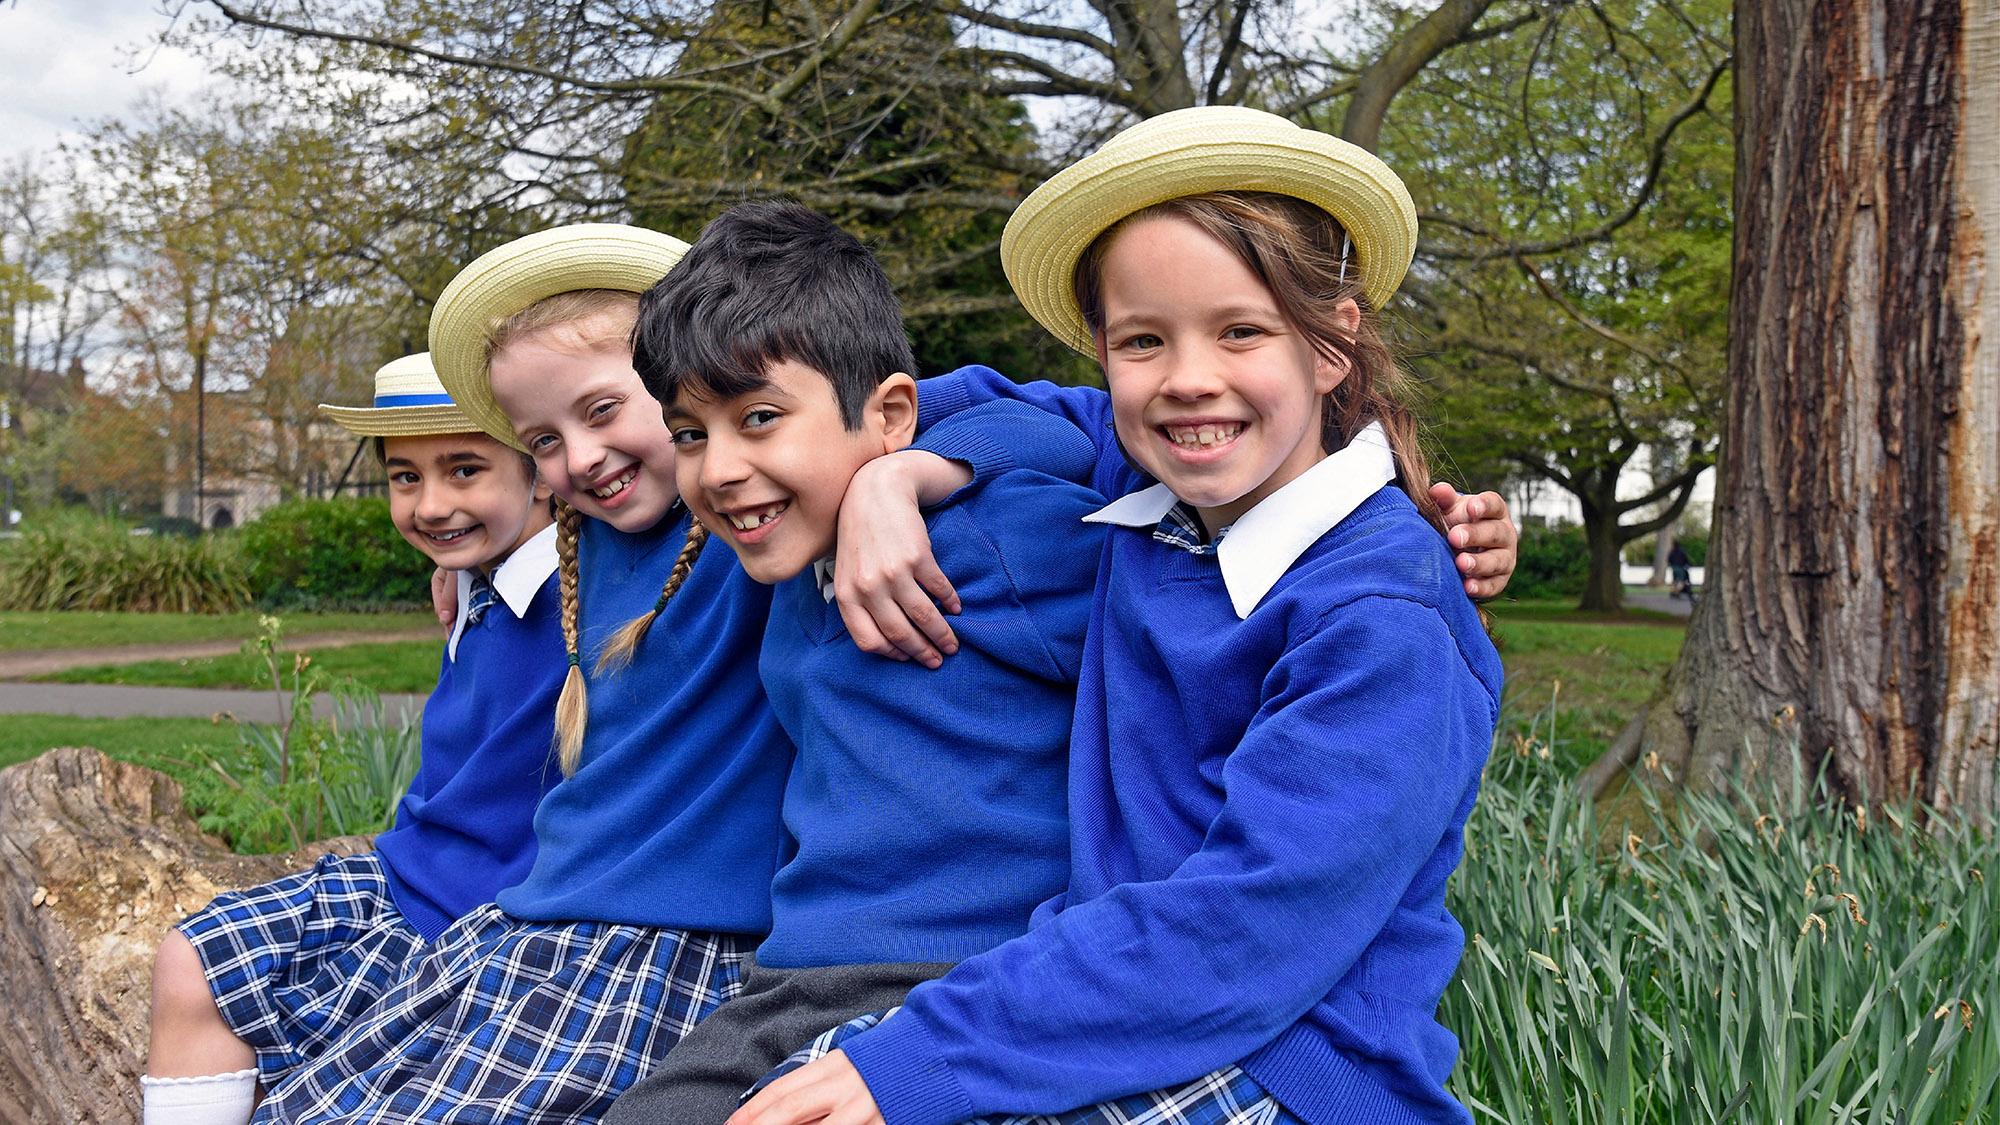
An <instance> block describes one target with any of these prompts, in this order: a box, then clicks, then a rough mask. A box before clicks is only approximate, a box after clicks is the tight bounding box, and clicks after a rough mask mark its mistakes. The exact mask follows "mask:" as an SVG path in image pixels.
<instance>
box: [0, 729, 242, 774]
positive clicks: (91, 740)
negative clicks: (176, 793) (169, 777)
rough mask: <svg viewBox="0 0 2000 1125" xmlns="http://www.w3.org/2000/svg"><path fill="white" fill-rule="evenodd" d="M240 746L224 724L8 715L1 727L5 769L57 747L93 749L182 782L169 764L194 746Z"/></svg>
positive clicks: (0, 759)
mask: <svg viewBox="0 0 2000 1125" xmlns="http://www.w3.org/2000/svg"><path fill="white" fill-rule="evenodd" d="M235 741H236V724H235V723H233V722H230V721H229V720H227V719H224V720H223V721H222V722H220V723H218V722H216V721H214V720H212V719H83V718H78V717H76V716H75V715H8V716H7V717H6V720H5V721H4V722H0V766H11V765H13V764H14V763H16V762H25V761H27V760H28V759H30V758H33V757H36V756H38V755H40V754H41V753H43V752H44V751H47V750H52V749H54V748H55V747H57V746H93V747H96V748H97V749H99V750H102V751H104V752H105V753H106V754H109V755H110V756H111V757H113V758H117V759H119V760H120V761H126V762H139V763H141V764H144V765H148V766H153V767H155V768H158V769H164V770H166V771H167V772H169V773H172V774H174V775H175V776H177V777H179V776H181V775H182V774H183V773H184V769H182V768H177V767H176V765H175V764H174V763H173V762H170V761H168V760H167V759H168V758H171V757H177V756H179V754H180V750H181V748H182V747H185V746H188V745H221V744H227V743H233V742H235Z"/></svg>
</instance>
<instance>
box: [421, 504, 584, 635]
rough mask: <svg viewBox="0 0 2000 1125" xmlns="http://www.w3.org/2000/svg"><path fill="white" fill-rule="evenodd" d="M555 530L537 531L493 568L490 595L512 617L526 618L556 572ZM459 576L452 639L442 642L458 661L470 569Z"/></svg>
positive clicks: (469, 596)
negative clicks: (501, 602)
mask: <svg viewBox="0 0 2000 1125" xmlns="http://www.w3.org/2000/svg"><path fill="white" fill-rule="evenodd" d="M556 561H557V560H556V529H555V525H554V524H550V525H549V526H548V527H545V528H543V529H541V530H540V531H538V532H536V533H535V535H534V538H532V539H529V540H528V541H527V542H526V543H523V544H521V545H520V546H518V547H516V548H514V552H513V553H512V554H510V555H508V556H507V557H506V558H505V559H503V560H501V562H500V565H499V566H496V567H494V568H493V573H492V575H490V576H489V580H490V581H491V582H492V583H493V592H494V593H495V594H498V595H499V596H500V600H501V601H503V602H506V603H507V608H508V609H509V610H512V611H513V613H514V616H515V617H517V618H519V617H526V616H527V615H528V607H529V606H531V605H533V604H534V602H535V594H536V592H538V591H539V590H541V588H542V583H544V582H547V581H548V580H549V575H551V574H554V573H555V569H556ZM452 573H453V574H456V575H457V576H458V619H457V620H455V621H453V622H452V623H451V639H450V640H449V641H447V642H445V651H446V652H447V653H449V654H450V656H451V659H452V660H454V661H456V660H457V659H458V638H459V637H460V636H461V635H462V634H464V632H465V613H466V610H467V608H468V607H469V605H470V603H471V601H472V575H473V572H472V571H470V570H457V571H453V572H452Z"/></svg>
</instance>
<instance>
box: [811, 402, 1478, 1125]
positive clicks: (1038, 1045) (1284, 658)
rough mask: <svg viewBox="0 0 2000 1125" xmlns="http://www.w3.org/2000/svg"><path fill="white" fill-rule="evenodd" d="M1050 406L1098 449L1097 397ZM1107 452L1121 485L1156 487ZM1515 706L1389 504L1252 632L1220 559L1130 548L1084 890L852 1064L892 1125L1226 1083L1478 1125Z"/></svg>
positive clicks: (1104, 622)
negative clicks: (1477, 899) (1461, 999)
mask: <svg viewBox="0 0 2000 1125" xmlns="http://www.w3.org/2000/svg"><path fill="white" fill-rule="evenodd" d="M985 374H991V373H985ZM983 378H984V375H982V374H979V373H975V374H974V375H973V376H972V377H971V378H970V379H967V378H965V377H963V375H962V373H961V378H960V379H959V385H960V386H962V387H969V390H968V400H970V401H978V400H981V399H983V398H990V397H1004V396H1009V395H1013V394H1016V393H1018V392H1016V391H1013V390H1011V389H1010V388H1011V386H1012V385H1011V384H1007V385H1005V386H1002V385H998V384H994V385H992V386H990V387H982V386H981V385H980V382H979V381H980V380H982V379H983ZM994 378H996V379H997V378H998V376H994ZM1036 395H1043V396H1048V397H1049V398H1050V401H1052V402H1053V401H1055V398H1056V397H1060V399H1061V402H1060V403H1059V408H1060V409H1062V410H1064V411H1065V412H1067V413H1070V414H1071V415H1072V416H1073V417H1074V418H1075V420H1076V421H1077V422H1078V424H1079V425H1080V426H1081V427H1082V428H1084V429H1085V431H1086V432H1087V433H1092V434H1094V435H1098V436H1100V437H1103V436H1105V435H1108V433H1109V412H1108V408H1102V407H1101V400H1100V404H1099V405H1091V404H1090V403H1089V402H1088V400H1087V398H1082V397H1079V396H1076V395H1073V394H1067V393H1065V394H1063V395H1061V396H1055V394H1054V390H1053V389H1052V388H1046V386H1045V385H1044V387H1043V388H1039V389H1036V390H1033V391H1030V392H1028V393H1027V394H1026V395H1022V397H1033V396H1036ZM933 401H939V400H936V399H934V400H933ZM1100 452H1101V458H1100V474H1101V475H1102V476H1103V477H1104V478H1107V479H1114V480H1115V479H1116V478H1120V477H1121V476H1122V478H1123V480H1124V482H1125V485H1126V487H1125V488H1120V489H1117V491H1120V492H1122V491H1129V490H1130V489H1131V488H1133V487H1136V486H1138V485H1141V484H1144V483H1148V482H1146V481H1144V479H1143V478H1140V477H1138V475H1137V474H1135V473H1132V471H1131V470H1130V469H1129V468H1121V467H1120V466H1119V463H1118V461H1117V454H1116V446H1115V441H1111V442H1107V441H1102V440H1100ZM1500 684H1501V671H1500V664H1499V659H1498V656H1497V654H1496V653H1495V652H1494V650H1493V647H1492V644H1491V642H1490V641H1488V640H1487V638H1486V636H1485V633H1484V630H1483V629H1482V628H1481V626H1480V623H1479V620H1478V616H1477V613H1476V611H1475V610H1474V609H1473V607H1472V606H1471V604H1470V603H1469V602H1468V601H1467V600H1466V598H1465V595H1464V592H1463V589H1462V587H1461V586H1460V584H1459V578H1458V574H1457V571H1456V569H1455V568H1454V567H1453V565H1452V561H1451V556H1450V552H1449V550H1448V549H1447V548H1446V547H1445V545H1444V542H1443V540H1442V538H1441V537H1440V536H1439V535H1438V534H1437V532H1436V531H1435V530H1433V529H1432V528H1431V527H1430V526H1429V525H1428V524H1427V523H1425V522H1424V521H1423V519H1422V518H1421V517H1420V516H1419V515H1418V514H1417V512H1416V509H1415V507H1414V505H1412V504H1411V503H1410V501H1409V499H1408V498H1407V497H1405V496H1403V495H1402V494H1401V493H1400V492H1398V491H1396V490H1395V489H1393V488H1384V489H1382V490H1380V491H1378V492H1376V493H1375V494H1374V495H1373V496H1371V497H1370V498H1369V499H1367V500H1365V501H1363V502H1362V503H1361V505H1360V506H1359V507H1357V508H1356V509H1355V510H1354V511H1353V512H1351V513H1350V514H1349V515H1348V516H1347V518H1346V519H1344V520H1342V521H1341V522H1340V523H1339V524H1338V525H1337V526H1336V527H1334V528H1333V529H1332V530H1331V531H1329V532H1327V533H1326V534H1325V535H1324V536H1322V537H1321V538H1320V539H1319V540H1318V541H1317V542H1316V543H1314V544H1313V545H1312V546H1311V547H1309V548H1308V549H1307V550H1306V551H1305V553H1304V554H1303V555H1301V556H1300V557H1299V558H1298V559H1297V560H1296V561H1295V562H1294V563H1293V565H1292V566H1291V567H1290V569H1289V570H1287V571H1286V572H1285V574H1284V576H1283V577H1281V578H1280V579H1279V580H1278V582H1277V584H1276V585H1275V586H1274V587H1273V588H1272V589H1271V591H1270V592H1269V593H1268V594H1266V595H1265V597H1264V598H1263V599H1262V600H1261V601H1260V602H1259V603H1258V604H1257V605H1256V606H1255V608H1254V609H1252V610H1251V611H1250V613H1249V615H1248V616H1247V617H1246V618H1243V619H1240V620H1239V619H1238V618H1237V616H1236V613H1235V611H1234V610H1233V608H1232V605H1231V601H1230V598H1229V595H1228V591H1227V589H1226V588H1225V586H1224V584H1223V579H1222V575H1221V572H1220V569H1219V566H1218V563H1217V560H1216V557H1215V556H1214V555H1212V554H1210V555H1195V554H1191V553H1189V552H1187V551H1186V550H1184V549H1181V548H1178V547H1173V546H1169V545H1165V544H1162V543H1159V542H1156V541H1155V540H1154V539H1153V538H1152V535H1151V533H1150V531H1149V530H1146V529H1132V528H1115V529H1113V530H1112V531H1111V533H1110V535H1109V538H1108V540H1107V543H1106V546H1105V549H1104V554H1103V561H1102V566H1101V569H1100V572H1099V576H1098V580H1097V585H1096V590H1095V594H1094V599H1093V607H1092V616H1091V627H1090V637H1089V641H1088V643H1087V645H1086V649H1085V654H1084V666H1083V672H1082V679H1081V684H1080V686H1079V691H1078V700H1077V712H1076V723H1075V727H1074V737H1073V741H1072V748H1071V749H1072V757H1071V780H1070V789H1069V810H1070V817H1071V837H1070V841H1071V874H1070V886H1069V890H1068V892H1067V893H1066V894H1065V895H1063V896H1060V897H1059V898H1057V899H1055V900H1053V901H1051V902H1050V903H1048V904H1046V905H1045V906H1044V907H1043V908H1042V909H1041V910H1039V911H1037V913H1036V919H1035V921H1036V926H1035V928H1034V929H1033V930H1031V931H1030V932H1029V933H1028V934H1026V935H1024V936H1023V937H1020V938H1017V939H1015V940H1013V941H1010V942H1008V943H1006V944H1005V945H1002V946H1000V947H999V948H998V949H995V950H993V951H992V952H990V953H987V954H984V955H981V956H978V957H974V958H970V959H968V960H966V961H964V962H962V963H961V964H959V965H958V966H957V967H956V968H954V969H953V970H952V971H951V973H949V974H947V975H946V976H945V977H944V978H942V979H940V980H938V981H934V982H931V983H929V984H925V985H921V986H919V987H918V988H917V989H916V990H915V991H913V992H912V993H911V994H910V998H909V1002H908V1004H907V1005H906V1006H905V1007H904V1009H903V1010H902V1011H901V1012H900V1013H898V1014H897V1015H896V1016H895V1017H893V1018H892V1019H890V1020H888V1021H887V1022H885V1023H884V1024H882V1025H881V1026H880V1027H878V1028H876V1029H874V1030H872V1031H869V1032H866V1033H864V1034H862V1035H860V1036H857V1037H855V1038H854V1039H851V1040H849V1041H848V1042H847V1043H846V1044H845V1045H844V1050H845V1051H846V1053H847V1055H848V1057H849V1058H850V1060H851V1061H852V1062H853V1063H854V1065H855V1067H856V1068H857V1069H858V1070H859V1071H860V1073H861V1075H862V1077H863V1078H864V1079H865V1080H866V1081H867V1083H868V1086H869V1089H870V1091H871V1092H872V1093H873V1094H874V1096H875V1100H876V1102H877V1104H878V1105H879V1106H880V1107H881V1109H882V1112H883V1117H884V1119H885V1120H886V1121H887V1123H888V1125H946V1123H948V1122H955V1121H961V1120H965V1119H967V1118H971V1117H976V1116H980V1115H984V1114H988V1113H1000V1112H1017V1113H1056V1112H1061V1111H1063V1110H1067V1109H1071V1108H1074V1107H1077V1106H1080V1105H1087V1104H1091V1103H1095V1102H1099V1101H1104V1100H1107V1099H1110V1098H1113V1097H1118V1096H1122V1095H1126V1094H1131V1093H1136V1092H1140V1091H1145V1090H1151V1089H1159V1088H1162V1087H1165V1086H1170V1085H1174V1084H1177V1083H1180V1082H1184V1081H1188V1080H1190V1079H1192V1078H1195V1077H1197V1076H1199V1075H1202V1074H1206V1073H1208V1072H1210V1071H1213V1070H1216V1069H1219V1068H1221V1067H1224V1066H1227V1065H1230V1064H1232V1063H1233V1064H1238V1065H1241V1066H1242V1067H1243V1069H1244V1070H1245V1071H1246V1072H1247V1073H1249V1075H1250V1076H1251V1077H1252V1078H1253V1079H1255V1080H1256V1081H1257V1082H1258V1083H1260V1084H1261V1085H1262V1086H1263V1087H1264V1088H1265V1089H1266V1090H1268V1091H1269V1092H1270V1093H1271V1094H1273V1095H1274V1096H1276V1097H1277V1099H1278V1100H1279V1101H1280V1102H1281V1103H1282V1104H1283V1105H1284V1106H1285V1107H1286V1108H1287V1109H1289V1110H1290V1111H1291V1112H1293V1113H1294V1114H1297V1115H1298V1116H1299V1117H1301V1118H1303V1119H1304V1120H1306V1121H1308V1122H1312V1123H1314V1125H1328V1123H1332V1122H1336V1121H1337V1122H1343V1123H1345V1122H1367V1123H1373V1122H1389V1123H1411V1122H1464V1121H1466V1120H1467V1115H1466V1111H1465V1109H1464V1108H1463V1107H1462V1106H1461V1105H1459V1104H1458V1102H1457V1101H1456V1100H1454V1099H1453V1098H1451V1096H1450V1095H1449V1094H1448V1093H1446V1092H1445V1090H1444V1087H1443V1083H1444V1080H1445V1078H1446V1077H1447V1076H1448V1075H1449V1073H1450V1070H1451V1067H1452V1065H1453V1063H1454V1061H1455V1059H1456V1056H1457V1042H1456V1039H1455V1038H1454V1037H1453V1036H1452V1034H1451V1032H1450V1031H1448V1030H1447V1029H1445V1028H1444V1027H1442V1026H1440V1025H1439V1024H1438V1023H1437V1021H1436V1016H1435V1013H1436V1010H1437V1004H1438V1000H1439V998H1440V997H1441V996H1442V994H1443V991H1444V988H1445V986H1446V984H1447V983H1448V982H1449V981H1450V979H1451V976H1452V974H1453V972H1454V971H1455V970H1456V968H1457V965H1458V959H1459V955H1460V953H1461V951H1462V948H1463V934H1462V931H1461V930H1460V928H1459V926H1458V924H1457V922H1456V921H1455V920H1454V919H1453V918H1452V917H1451V915H1450V914H1449V913H1448V912H1447V911H1446V909H1445V906H1444V889H1445V882H1446V880H1447V878H1448V877H1449V876H1450V874H1451V872H1452V871H1453V870H1454V869H1455V868H1456V867H1457V865H1458V861H1459V858H1460V855H1461V853H1462V850H1463V829H1464V823H1465V818H1466V816H1467V814H1468V813H1469V812H1470V811H1471V808H1472V804H1473V800H1474V797H1475V794H1476V792H1477V788H1478V779H1479V771H1480V768H1481V766H1482V765H1483V764H1484V762H1485V760H1486V754H1487V751H1488V749H1489V748H1490V745H1491V738H1492V731H1493V724H1494V721H1495V718H1496V716H1497V713H1498V700H1499V694H1500Z"/></svg>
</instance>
